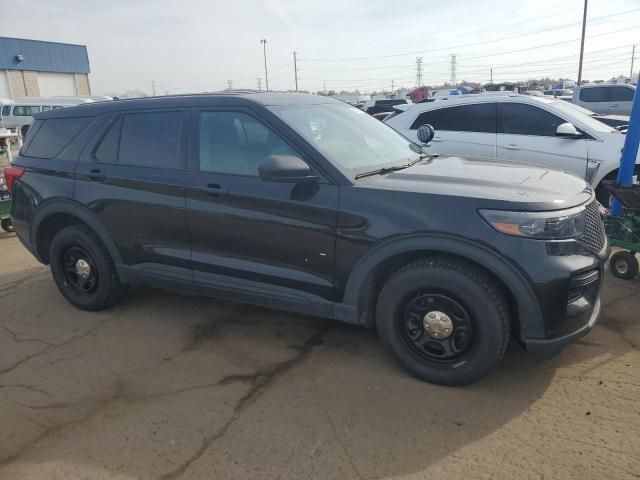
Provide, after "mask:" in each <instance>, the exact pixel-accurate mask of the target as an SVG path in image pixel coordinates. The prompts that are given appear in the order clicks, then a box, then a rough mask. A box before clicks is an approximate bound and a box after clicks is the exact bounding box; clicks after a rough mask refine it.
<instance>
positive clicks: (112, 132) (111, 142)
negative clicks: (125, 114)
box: [93, 118, 122, 163]
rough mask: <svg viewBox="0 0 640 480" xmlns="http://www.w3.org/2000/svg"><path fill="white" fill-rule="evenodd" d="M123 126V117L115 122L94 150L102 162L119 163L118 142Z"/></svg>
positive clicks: (98, 159) (97, 158)
mask: <svg viewBox="0 0 640 480" xmlns="http://www.w3.org/2000/svg"><path fill="white" fill-rule="evenodd" d="M121 128H122V118H120V119H119V120H118V121H117V122H114V123H113V124H112V125H111V127H110V128H109V130H108V131H107V133H106V135H105V136H104V137H103V138H102V140H101V141H100V144H99V145H98V148H96V149H95V151H94V153H93V154H94V156H95V157H96V160H97V161H98V162H100V163H118V143H119V141H120V129H121Z"/></svg>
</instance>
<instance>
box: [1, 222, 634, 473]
mask: <svg viewBox="0 0 640 480" xmlns="http://www.w3.org/2000/svg"><path fill="white" fill-rule="evenodd" d="M639 286H640V282H639V281H637V280H636V281H635V282H622V281H620V280H617V279H614V278H612V277H609V278H608V279H607V284H606V287H605V294H604V296H605V307H604V310H603V312H604V313H603V316H602V318H601V321H600V323H599V325H598V326H597V327H596V329H595V330H594V331H593V332H592V333H591V334H590V335H589V336H587V337H585V338H584V339H583V340H582V341H580V342H578V343H577V344H575V345H572V346H571V347H569V348H568V349H566V350H565V351H564V352H563V353H562V354H560V355H559V356H557V357H555V358H553V359H551V360H549V361H547V362H545V363H536V362H534V361H532V360H531V359H528V358H527V357H525V355H523V354H522V352H521V351H520V350H519V349H518V348H517V347H514V346H512V347H511V348H510V349H509V351H508V352H507V355H506V357H505V359H504V361H503V362H502V364H501V366H500V367H499V368H498V370H497V371H496V372H494V373H493V374H492V375H491V376H490V377H488V378H486V379H485V380H483V381H482V382H480V383H478V384H475V385H473V386H471V387H466V388H458V389H455V388H445V387H439V386H434V385H429V384H426V383H422V382H420V381H417V380H414V379H413V378H411V377H409V376H407V375H406V374H405V373H404V372H402V371H401V370H400V369H399V368H398V367H397V366H396V365H395V363H394V362H393V361H392V360H391V358H389V357H388V356H387V355H386V354H385V352H384V351H383V350H382V348H381V347H380V346H379V344H378V342H377V339H376V337H375V335H374V333H373V332H369V331H366V330H363V329H358V328H353V327H349V326H346V325H342V324H338V323H334V322H327V321H324V320H319V319H314V318H309V317H301V316H294V315H289V314H285V313H281V312H275V311H268V310H264V309H259V308H254V307H248V306H242V305H232V304H225V303H220V302H216V301H213V300H209V299H204V298H195V297H194V298H189V297H184V296H177V295H173V294H171V293H167V292H162V291H157V290H152V289H144V288H139V289H134V290H132V291H131V293H130V295H129V298H128V300H127V301H126V302H125V303H123V304H121V305H120V306H118V307H117V308H114V309H112V310H110V311H107V312H101V313H86V312H82V311H79V310H76V309H74V308H73V307H71V306H70V305H68V304H67V303H66V302H65V301H64V299H63V298H62V297H61V296H60V295H59V293H58V291H57V290H56V288H55V286H54V284H53V281H52V280H51V278H50V275H49V271H48V269H47V268H46V267H44V266H42V265H39V264H38V263H37V262H36V261H35V260H34V259H33V258H32V257H31V256H30V255H29V254H28V253H27V252H26V250H25V249H24V248H23V247H22V246H21V245H20V243H19V242H18V240H17V239H16V238H15V236H14V235H11V234H4V233H0V406H1V409H0V478H1V479H2V480H9V479H45V478H46V479H48V480H52V479H65V480H68V479H72V478H73V479H75V478H82V479H106V478H109V479H113V478H115V479H145V480H147V479H175V478H181V479H192V478H195V479H236V478H237V479H246V478H261V479H262V478H269V479H271V478H273V479H275V478H279V479H301V478H322V479H325V478H326V479H352V478H353V479H369V478H372V479H373V478H375V479H382V478H394V479H400V478H403V479H404V478H407V479H408V478H416V479H417V478H429V479H447V480H452V479H465V480H468V479H470V478H474V479H484V478H486V479H500V478H504V479H513V478H516V477H520V478H545V479H574V478H575V479H581V480H584V479H598V480H602V479H604V478H606V479H626V478H638V477H640V435H639V434H638V432H639V431H640V355H639V354H638V345H640V315H639V314H638V312H639V311H640V290H639V288H638V287H639Z"/></svg>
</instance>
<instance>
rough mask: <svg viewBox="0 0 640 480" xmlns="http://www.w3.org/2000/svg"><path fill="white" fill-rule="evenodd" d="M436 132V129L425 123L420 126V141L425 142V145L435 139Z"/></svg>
mask: <svg viewBox="0 0 640 480" xmlns="http://www.w3.org/2000/svg"><path fill="white" fill-rule="evenodd" d="M435 134H436V131H435V130H434V129H433V127H432V126H431V125H429V124H428V123H425V124H424V125H422V126H421V127H420V128H418V140H420V143H423V144H425V145H426V144H427V143H429V142H430V141H431V140H432V139H433V136H434V135H435Z"/></svg>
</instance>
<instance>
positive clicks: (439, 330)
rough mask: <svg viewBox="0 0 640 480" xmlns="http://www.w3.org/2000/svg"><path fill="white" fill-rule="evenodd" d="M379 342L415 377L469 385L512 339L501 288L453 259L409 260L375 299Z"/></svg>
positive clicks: (495, 361) (493, 363)
mask: <svg viewBox="0 0 640 480" xmlns="http://www.w3.org/2000/svg"><path fill="white" fill-rule="evenodd" d="M376 327H377V329H378V334H379V337H380V341H381V342H382V343H383V344H384V346H385V347H386V348H387V349H388V350H389V351H390V352H391V353H392V354H393V355H394V356H395V358H396V359H397V360H398V361H399V363H400V364H401V365H402V366H403V367H404V368H405V369H406V370H407V371H409V372H410V373H411V374H413V375H415V376H416V377H418V378H420V379H423V380H426V381H429V382H432V383H439V384H443V385H467V384H469V383H473V382H475V381H477V380H479V379H480V378H482V377H484V376H485V375H486V374H488V373H489V372H490V371H491V370H492V369H493V368H494V367H495V366H496V365H497V364H498V362H499V361H500V359H501V358H502V356H503V355H504V352H505V350H506V348H507V345H508V343H509V338H510V318H509V308H508V304H507V301H506V299H505V295H504V292H502V290H501V289H500V287H499V286H498V285H497V284H496V283H495V281H494V280H493V279H492V278H491V277H490V276H489V274H487V273H486V272H485V271H484V270H482V269H480V268H479V267H477V266H475V265H473V264H471V263H469V262H467V261H465V260H464V259H460V258H457V257H445V256H435V257H429V258H425V259H421V260H417V261H415V262H412V263H410V264H408V265H406V266H405V267H403V268H401V269H400V270H398V271H397V272H396V273H395V274H394V275H392V276H391V277H390V278H389V279H388V280H387V281H386V283H385V284H384V286H383V287H382V290H381V291H380V294H379V296H378V300H377V303H376Z"/></svg>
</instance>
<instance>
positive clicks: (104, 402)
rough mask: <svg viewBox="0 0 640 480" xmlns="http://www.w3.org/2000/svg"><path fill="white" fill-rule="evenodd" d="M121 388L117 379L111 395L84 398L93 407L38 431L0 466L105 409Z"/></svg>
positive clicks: (122, 388) (116, 396)
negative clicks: (89, 398) (82, 413)
mask: <svg viewBox="0 0 640 480" xmlns="http://www.w3.org/2000/svg"><path fill="white" fill-rule="evenodd" d="M123 390H124V383H123V382H120V381H118V382H116V384H115V388H114V389H113V391H112V392H111V395H109V396H107V397H105V398H101V399H91V400H86V399H85V400H84V401H83V402H81V403H86V404H88V406H91V407H93V408H89V409H88V411H87V412H86V413H85V414H84V415H82V416H80V417H78V418H75V419H73V420H69V421H67V422H61V423H57V424H55V425H54V426H53V427H50V428H46V429H45V430H44V431H43V432H42V433H40V434H39V435H37V436H36V437H34V438H32V439H31V440H30V441H29V442H27V443H25V444H24V445H23V446H22V447H21V448H20V450H19V451H18V452H16V453H14V454H13V455H10V456H8V457H5V458H2V459H0V466H2V465H8V464H9V463H12V462H13V461H15V460H16V459H17V458H19V457H21V456H22V455H24V454H25V453H26V452H27V451H29V450H30V449H31V448H32V447H33V446H35V445H36V444H37V443H38V442H40V441H41V440H43V439H45V438H46V437H49V436H51V435H53V434H55V433H57V432H59V431H60V430H62V429H64V428H66V427H69V426H71V425H78V424H81V423H84V422H86V421H87V420H89V419H91V418H93V417H95V416H96V415H98V414H99V413H100V412H101V411H103V410H104V409H106V408H107V407H108V406H109V404H111V403H112V402H114V401H115V400H117V399H118V398H119V397H120V395H121V393H122V391H123ZM79 404H80V403H78V405H79ZM30 420H31V419H30ZM32 421H33V420H32ZM43 428H44V427H43Z"/></svg>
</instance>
